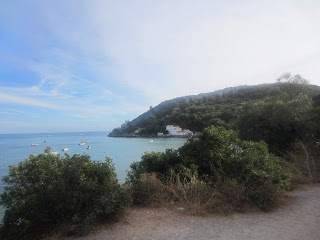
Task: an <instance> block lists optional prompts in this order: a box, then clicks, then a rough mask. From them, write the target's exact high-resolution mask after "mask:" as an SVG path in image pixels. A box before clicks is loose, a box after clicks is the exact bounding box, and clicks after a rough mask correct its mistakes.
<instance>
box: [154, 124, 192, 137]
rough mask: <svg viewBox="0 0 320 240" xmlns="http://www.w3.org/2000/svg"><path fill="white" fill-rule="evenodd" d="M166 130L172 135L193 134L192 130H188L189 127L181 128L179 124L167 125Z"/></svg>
mask: <svg viewBox="0 0 320 240" xmlns="http://www.w3.org/2000/svg"><path fill="white" fill-rule="evenodd" d="M166 130H167V131H168V132H169V134H170V135H172V136H192V135H193V132H192V131H190V130H189V129H182V128H181V127H180V126H179V125H167V126H166ZM158 135H159V134H158Z"/></svg>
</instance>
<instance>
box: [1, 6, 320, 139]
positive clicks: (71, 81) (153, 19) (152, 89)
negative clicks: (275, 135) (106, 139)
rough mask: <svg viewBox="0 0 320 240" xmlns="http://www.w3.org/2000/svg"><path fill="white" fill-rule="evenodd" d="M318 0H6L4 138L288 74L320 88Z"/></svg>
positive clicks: (83, 126) (134, 112) (76, 127)
mask: <svg viewBox="0 0 320 240" xmlns="http://www.w3.org/2000/svg"><path fill="white" fill-rule="evenodd" d="M319 12H320V1H319V0H300V1H295V0H288V1H285V0H277V1H275V0H269V1H259V0H252V1H249V0H242V1H236V0H221V1H216V0H207V1H206V0H197V1H194V0H192V1H189V0H184V1H182V0H162V1H155V0H154V1H153V0H132V1H126V0H123V1H108V0H104V1H102V0H101V1H99V0H68V1H65V0H55V1H49V0H19V1H17V0H10V1H5V0H0V134H3V133H37V132H45V133H46V132H74V131H110V130H112V129H113V128H115V127H118V126H120V125H121V124H122V123H123V122H124V121H125V120H133V119H134V118H135V117H137V116H139V115H140V114H142V113H144V112H145V111H147V110H148V109H149V107H150V106H156V105H158V104H160V103H161V102H162V101H164V100H168V99H172V98H175V97H180V96H185V95H196V94H200V93H205V92H212V91H215V90H219V89H223V88H226V87H234V86H239V85H256V84H261V83H273V82H275V81H276V79H277V78H278V77H279V76H280V75H282V74H283V73H286V72H291V73H292V74H300V75H301V76H302V77H304V78H306V79H307V80H309V82H310V83H311V84H315V85H320V14H319Z"/></svg>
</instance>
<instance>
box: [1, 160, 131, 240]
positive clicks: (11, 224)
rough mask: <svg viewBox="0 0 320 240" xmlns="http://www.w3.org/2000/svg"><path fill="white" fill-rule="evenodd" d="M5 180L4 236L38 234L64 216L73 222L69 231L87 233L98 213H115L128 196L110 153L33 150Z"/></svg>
mask: <svg viewBox="0 0 320 240" xmlns="http://www.w3.org/2000/svg"><path fill="white" fill-rule="evenodd" d="M3 181H4V183H5V184H7V186H6V187H5V190H4V192H3V193H2V194H1V201H0V203H1V204H2V205H4V206H5V208H6V211H5V216H4V219H3V224H2V226H1V228H0V238H1V239H8V240H9V239H10V240H11V239H29V238H30V239H36V238H39V237H40V235H41V233H43V232H46V231H47V230H48V229H50V228H52V227H53V226H55V225H56V224H59V223H62V222H66V223H69V225H71V226H70V228H69V230H68V233H69V234H78V235H84V234H86V233H88V232H89V231H90V228H91V226H92V224H93V223H94V222H95V221H97V220H98V219H100V220H108V219H116V218H117V217H118V216H120V215H121V213H122V211H123V209H124V207H125V206H126V204H127V203H128V202H129V198H128V195H127V193H126V191H124V190H123V189H122V188H121V187H120V185H119V184H118V182H117V179H116V175H115V172H114V167H113V164H112V162H111V159H110V158H106V160H105V161H104V162H94V161H92V160H90V157H89V155H78V154H75V155H73V156H72V157H70V156H69V155H65V157H60V155H58V156H55V155H52V154H39V155H37V156H34V155H30V156H29V158H28V159H27V160H25V161H23V162H20V163H19V164H18V165H13V166H10V168H9V175H8V176H6V177H4V178H3Z"/></svg>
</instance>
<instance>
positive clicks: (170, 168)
mask: <svg viewBox="0 0 320 240" xmlns="http://www.w3.org/2000/svg"><path fill="white" fill-rule="evenodd" d="M173 153H174V154H173ZM173 156H174V157H173ZM150 166H152V167H150ZM131 169H132V170H131V173H130V176H131V179H139V176H140V175H141V174H143V173H151V172H155V173H157V174H158V176H164V179H166V178H165V176H170V173H171V172H174V173H175V174H182V176H184V177H185V178H186V179H187V181H191V178H190V177H189V178H188V176H193V175H196V176H197V177H199V179H201V180H203V181H205V182H206V183H208V184H210V185H211V186H213V187H214V188H216V189H218V191H219V192H223V189H221V187H219V186H221V185H223V184H224V183H231V182H232V184H226V185H228V186H229V185H230V186H231V185H233V186H237V187H234V188H233V189H235V190H236V189H238V190H239V189H242V190H244V191H243V192H244V194H245V195H246V196H245V197H244V199H248V201H250V203H253V204H254V205H256V206H257V207H259V208H261V209H264V210H268V209H270V208H271V207H273V206H274V205H275V204H276V203H277V200H278V199H279V196H280V195H281V193H282V192H283V190H284V189H286V187H287V185H288V182H289V177H288V175H286V174H285V172H284V169H283V168H282V166H281V162H280V160H279V158H277V157H276V156H275V155H273V154H270V153H269V151H268V147H267V145H266V144H265V143H264V142H251V141H243V140H240V139H239V138H238V137H237V134H236V132H234V131H231V130H230V131H228V130H226V129H224V128H222V127H214V126H212V127H209V128H206V129H205V130H204V131H203V133H202V134H201V136H200V138H199V139H195V138H190V139H188V141H187V143H186V144H185V145H184V146H182V147H181V148H180V149H179V150H177V151H173V152H172V151H167V152H165V153H151V154H149V153H147V154H145V155H144V156H143V157H142V161H141V162H139V163H135V164H133V165H132V168H131ZM132 176H134V178H132ZM131 182H133V184H134V181H131ZM221 183H222V184H221ZM218 185H219V186H218ZM230 189H232V188H230ZM238 190H237V191H238ZM242 190H241V191H242ZM241 191H239V192H241ZM225 195H226V194H225ZM227 195H228V196H232V193H230V192H229V193H228V194H227ZM227 195H226V197H227V198H229V199H230V197H228V196H227ZM237 202H239V201H237Z"/></svg>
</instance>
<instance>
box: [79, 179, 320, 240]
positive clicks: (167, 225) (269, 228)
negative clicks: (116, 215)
mask: <svg viewBox="0 0 320 240" xmlns="http://www.w3.org/2000/svg"><path fill="white" fill-rule="evenodd" d="M289 196H290V197H289V203H288V204H287V205H286V206H284V207H281V208H280V209H278V210H276V211H274V212H269V213H261V212H259V213H245V214H234V215H232V216H227V217H225V216H213V217H193V216H187V215H185V214H183V213H181V212H179V211H175V210H168V209H148V208H142V209H132V210H131V211H130V213H129V214H128V216H127V217H126V218H125V219H124V220H122V221H121V222H119V223H116V224H114V225H111V226H107V227H105V228H104V229H101V230H100V231H99V232H97V233H95V234H91V235H89V236H87V237H84V238H80V239H81V240H105V239H113V240H114V239H120V240H122V239H123V240H126V239H132V240H133V239H136V240H140V239H141V240H150V239H154V240H156V239H159V240H160V239H161V240H162V239H190V240H191V239H197V240H202V239H226V240H233V239H237V240H241V239H268V240H270V239H281V240H286V239H290V240H293V239H297V240H298V239H299V240H302V239H303V240H319V239H320V186H319V185H318V186H315V187H309V188H306V189H303V190H299V191H295V192H292V193H290V194H289Z"/></svg>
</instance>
